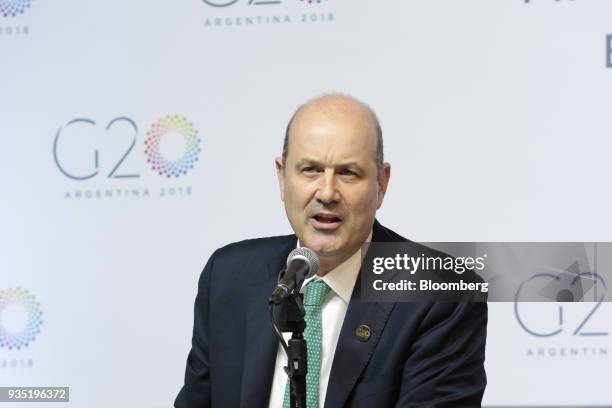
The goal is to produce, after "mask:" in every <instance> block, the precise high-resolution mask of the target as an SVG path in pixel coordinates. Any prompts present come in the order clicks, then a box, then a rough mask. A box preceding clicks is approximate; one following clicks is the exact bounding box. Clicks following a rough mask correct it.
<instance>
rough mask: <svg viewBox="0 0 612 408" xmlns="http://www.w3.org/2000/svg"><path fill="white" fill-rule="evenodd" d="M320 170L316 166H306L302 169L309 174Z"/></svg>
mask: <svg viewBox="0 0 612 408" xmlns="http://www.w3.org/2000/svg"><path fill="white" fill-rule="evenodd" d="M317 171H318V170H317V169H316V167H304V168H303V169H302V173H307V174H313V173H316V172H317Z"/></svg>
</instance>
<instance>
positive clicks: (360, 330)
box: [355, 324, 372, 341]
mask: <svg viewBox="0 0 612 408" xmlns="http://www.w3.org/2000/svg"><path fill="white" fill-rule="evenodd" d="M355 334H356V335H357V338H358V339H359V340H360V341H368V340H370V336H371V335H372V331H371V330H370V327H369V326H366V325H365V324H362V325H360V326H359V327H357V330H356V331H355Z"/></svg>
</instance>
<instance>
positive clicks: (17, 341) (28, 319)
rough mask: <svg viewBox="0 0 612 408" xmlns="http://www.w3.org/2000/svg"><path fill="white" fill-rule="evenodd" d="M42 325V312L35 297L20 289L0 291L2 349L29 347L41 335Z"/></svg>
mask: <svg viewBox="0 0 612 408" xmlns="http://www.w3.org/2000/svg"><path fill="white" fill-rule="evenodd" d="M11 314H12V315H15V314H16V315H17V316H9V315H11ZM19 315H21V316H19ZM11 317H13V319H11ZM14 321H16V323H15V322H14ZM41 325H42V311H41V309H40V303H38V302H37V301H36V298H35V297H34V295H32V294H31V293H29V292H28V291H27V290H24V289H20V288H16V289H13V288H9V289H4V290H0V348H1V347H6V348H8V349H9V350H12V349H17V350H19V349H21V348H22V347H27V346H28V345H29V344H30V343H31V342H33V341H34V340H35V339H36V336H37V335H38V334H39V333H40V326H41ZM11 326H14V327H11Z"/></svg>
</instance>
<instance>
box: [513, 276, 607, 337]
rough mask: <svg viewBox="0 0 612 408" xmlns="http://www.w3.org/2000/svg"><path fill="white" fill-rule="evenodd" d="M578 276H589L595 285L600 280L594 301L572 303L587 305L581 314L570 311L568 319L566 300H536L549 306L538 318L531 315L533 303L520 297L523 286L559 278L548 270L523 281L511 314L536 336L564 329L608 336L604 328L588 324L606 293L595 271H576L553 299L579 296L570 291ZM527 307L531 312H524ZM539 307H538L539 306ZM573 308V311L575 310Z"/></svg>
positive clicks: (568, 298) (569, 298)
mask: <svg viewBox="0 0 612 408" xmlns="http://www.w3.org/2000/svg"><path fill="white" fill-rule="evenodd" d="M581 278H586V279H589V280H591V281H592V282H593V283H594V285H596V286H598V287H599V285H600V284H601V288H603V290H601V291H600V292H599V295H597V301H594V302H592V303H586V304H585V302H576V303H573V305H576V306H577V305H581V304H585V305H588V309H587V310H586V311H581V314H580V315H576V314H575V313H573V315H574V318H573V319H571V321H569V320H570V319H568V317H567V315H568V314H569V313H568V311H570V310H569V306H568V305H566V304H560V303H551V302H547V303H537V304H538V305H548V306H547V307H549V308H550V311H548V312H547V313H546V314H545V316H543V317H542V316H539V317H538V318H537V319H534V318H533V317H532V316H530V315H533V314H534V305H536V303H531V304H529V303H527V304H526V303H525V302H522V301H521V294H522V293H523V291H524V290H525V286H526V285H528V284H529V283H530V282H537V281H539V282H543V281H547V282H552V283H554V282H555V280H559V279H560V278H559V276H558V275H554V274H551V273H540V274H537V275H534V276H533V277H531V278H530V279H529V280H527V281H525V282H523V283H522V284H521V286H520V287H519V289H518V290H517V292H516V296H515V301H514V314H515V316H516V320H517V322H518V324H519V325H520V326H521V328H522V329H523V330H525V331H526V332H527V333H529V334H530V335H532V336H535V337H553V336H557V335H559V334H561V333H562V332H564V331H569V332H571V335H572V336H608V335H609V333H608V331H606V330H594V329H593V327H591V326H593V324H589V323H590V320H591V319H592V318H593V316H594V315H595V314H596V313H597V312H598V311H601V309H600V307H601V304H602V302H603V299H604V297H605V291H606V283H605V281H604V279H603V278H602V277H601V276H600V275H598V274H596V273H591V272H585V273H580V274H578V275H577V276H576V277H575V278H574V279H575V280H574V281H573V282H570V283H569V287H568V288H562V287H560V290H559V292H558V293H557V296H556V299H557V302H566V303H567V302H573V301H574V300H579V299H576V298H574V297H572V294H571V291H572V289H573V288H572V287H573V286H574V284H575V283H576V282H578V281H579V280H580V279H581ZM526 308H531V313H527V312H526V311H525V309H526ZM540 311H541V310H540ZM574 312H575V311H574Z"/></svg>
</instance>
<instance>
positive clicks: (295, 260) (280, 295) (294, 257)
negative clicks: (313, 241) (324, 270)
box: [268, 247, 319, 305]
mask: <svg viewBox="0 0 612 408" xmlns="http://www.w3.org/2000/svg"><path fill="white" fill-rule="evenodd" d="M318 271H319V257H318V256H317V254H315V253H314V251H312V250H311V249H308V248H305V247H302V248H296V249H294V250H293V251H291V253H290V254H289V256H288V257H287V268H286V269H285V273H284V274H283V276H282V277H281V278H280V280H279V281H278V284H277V285H276V288H275V289H274V292H272V295H271V296H270V298H269V299H268V303H274V304H275V305H279V304H280V303H281V302H282V301H283V300H284V299H285V298H286V297H287V296H289V295H290V294H291V292H293V290H294V289H295V288H296V287H300V286H301V285H302V283H303V282H304V279H307V278H310V277H312V276H314V275H315V274H316V273H317V272H318Z"/></svg>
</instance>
